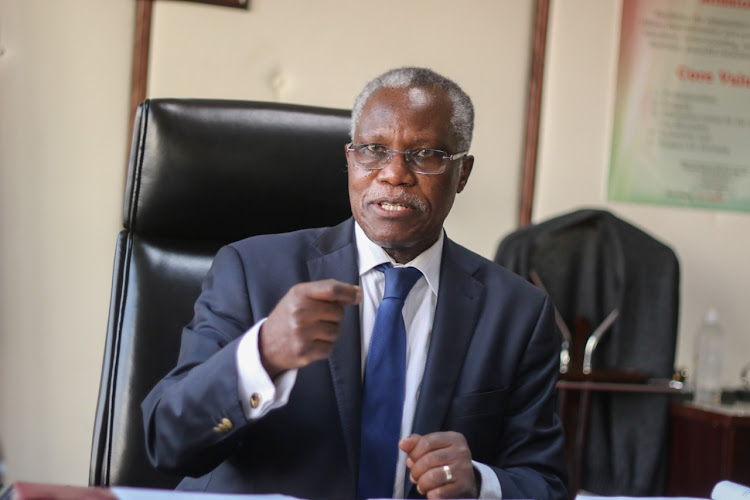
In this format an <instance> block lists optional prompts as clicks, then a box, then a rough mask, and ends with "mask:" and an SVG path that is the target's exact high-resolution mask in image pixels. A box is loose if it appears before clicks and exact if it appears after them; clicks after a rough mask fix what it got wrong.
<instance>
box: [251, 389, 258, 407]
mask: <svg viewBox="0 0 750 500" xmlns="http://www.w3.org/2000/svg"><path fill="white" fill-rule="evenodd" d="M259 406H260V394H258V393H257V392H254V393H253V395H252V396H250V407H251V408H252V409H256V408H257V407H259Z"/></svg>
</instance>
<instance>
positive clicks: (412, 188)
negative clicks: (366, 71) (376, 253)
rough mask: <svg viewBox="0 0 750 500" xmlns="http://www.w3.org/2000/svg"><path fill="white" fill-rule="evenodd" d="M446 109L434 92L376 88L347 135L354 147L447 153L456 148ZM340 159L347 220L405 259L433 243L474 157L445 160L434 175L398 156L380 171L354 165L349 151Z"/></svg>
mask: <svg viewBox="0 0 750 500" xmlns="http://www.w3.org/2000/svg"><path fill="white" fill-rule="evenodd" d="M452 110H453V104H452V103H451V101H450V99H449V98H448V96H447V95H446V93H445V91H443V90H441V89H437V90H436V89H425V88H418V87H412V88H400V89H380V90H378V91H376V92H375V93H374V94H373V95H372V96H370V98H369V100H368V101H367V103H366V104H365V106H364V108H363V110H362V115H361V117H360V120H359V123H357V124H356V125H355V130H354V137H353V138H352V139H353V142H354V144H379V145H382V146H387V147H389V148H391V149H394V150H397V151H406V150H409V149H415V148H428V149H439V150H442V151H446V152H447V153H448V154H455V153H458V152H459V151H458V150H457V149H456V148H457V145H456V138H455V137H454V135H453V133H452V132H451V127H450V119H451V115H452ZM347 162H348V165H349V200H350V202H351V206H352V213H353V214H354V218H355V219H356V220H357V222H358V223H359V225H360V226H361V227H362V229H363V230H364V232H365V234H366V235H367V236H368V238H370V239H371V240H372V241H374V242H375V243H377V244H378V245H380V246H381V247H383V248H384V249H385V251H386V252H388V254H389V255H391V257H393V258H394V259H395V260H396V261H397V262H400V263H405V262H408V261H410V260H412V259H413V258H414V257H416V256H417V255H419V254H420V253H422V252H423V251H424V250H426V249H427V248H429V247H430V245H432V244H433V243H435V241H437V239H438V237H439V236H440V231H442V227H443V221H444V220H445V218H446V217H447V216H448V213H449V212H450V210H451V207H452V206H453V200H454V199H455V197H456V193H460V192H461V191H462V190H463V188H464V186H465V185H466V181H467V180H468V178H469V174H470V173H471V168H472V166H473V163H474V158H473V157H471V156H467V157H464V158H462V159H460V160H455V161H452V162H450V163H449V164H448V167H447V168H446V170H445V172H443V173H442V174H437V175H426V174H418V173H414V172H412V171H411V170H410V169H409V165H408V164H407V163H406V160H405V158H404V155H401V154H395V155H393V160H391V162H390V163H388V164H387V165H386V166H385V167H384V168H383V169H381V170H371V171H368V170H364V169H362V168H360V167H357V166H356V165H355V164H354V163H353V161H352V160H351V158H349V155H347ZM462 164H463V168H461V166H462Z"/></svg>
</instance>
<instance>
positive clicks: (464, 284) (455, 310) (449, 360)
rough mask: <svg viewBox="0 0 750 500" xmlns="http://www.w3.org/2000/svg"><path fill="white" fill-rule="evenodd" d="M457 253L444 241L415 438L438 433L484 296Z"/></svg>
mask: <svg viewBox="0 0 750 500" xmlns="http://www.w3.org/2000/svg"><path fill="white" fill-rule="evenodd" d="M457 251H459V249H457V248H455V247H454V244H453V243H452V242H451V241H450V240H448V239H447V238H446V240H445V244H444V246H443V261H442V264H441V269H440V290H439V292H438V301H437V306H436V309H435V320H434V323H433V327H432V336H431V337H430V347H429V352H428V354H427V363H426V365H425V370H424V376H423V378H422V389H421V391H420V395H419V400H418V402H417V408H416V411H415V414H414V424H413V426H412V432H414V433H417V434H427V433H430V432H437V431H440V430H442V426H443V422H444V421H445V417H446V415H447V413H448V410H449V408H450V403H451V401H452V400H453V395H454V391H455V386H456V382H457V381H458V376H459V373H460V371H461V367H462V366H463V363H464V361H465V358H466V352H467V350H468V348H469V343H470V342H471V338H472V335H473V333H474V328H475V325H476V322H477V319H478V315H479V306H480V302H481V297H482V296H483V294H484V285H482V283H480V282H479V281H477V280H476V279H475V278H473V276H472V274H473V273H474V272H475V270H476V269H474V268H464V267H462V266H461V265H459V264H458V262H457V259H456V253H457ZM404 486H405V494H407V496H408V493H409V489H410V488H411V487H413V486H414V485H412V484H411V483H410V482H409V481H406V482H405V485H404Z"/></svg>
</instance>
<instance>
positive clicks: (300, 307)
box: [143, 68, 566, 499]
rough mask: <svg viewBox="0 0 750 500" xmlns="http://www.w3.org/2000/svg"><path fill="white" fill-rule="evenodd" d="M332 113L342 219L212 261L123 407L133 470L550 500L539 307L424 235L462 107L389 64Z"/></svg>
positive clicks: (551, 416) (454, 187)
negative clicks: (339, 135) (159, 364)
mask: <svg viewBox="0 0 750 500" xmlns="http://www.w3.org/2000/svg"><path fill="white" fill-rule="evenodd" d="M352 118H353V119H352V132H351V138H352V142H351V143H350V144H347V145H346V147H345V151H346V158H347V162H348V172H349V197H350V201H351V207H352V213H353V215H354V217H353V219H350V220H348V221H345V222H343V223H342V224H340V225H338V226H336V227H333V228H322V229H310V230H304V231H298V232H294V233H288V234H280V235H267V236H258V237H253V238H249V239H247V240H243V241H240V242H237V243H234V244H232V245H229V246H227V247H225V248H223V249H222V250H220V251H219V253H218V254H217V256H216V258H215V260H214V263H213V265H212V267H211V270H210V272H209V273H208V275H207V277H206V279H205V282H204V286H203V291H202V293H201V295H200V297H199V299H198V301H197V303H196V306H195V317H194V318H193V320H192V322H191V323H190V324H189V325H188V326H187V327H186V328H185V330H184V332H183V338H182V347H181V352H180V358H179V361H178V365H177V367H176V368H175V369H174V370H172V372H170V373H169V374H168V375H167V376H166V377H165V378H164V379H163V380H162V381H161V382H160V383H159V384H158V385H157V386H156V387H155V388H154V390H153V391H152V392H151V394H149V396H148V397H147V398H146V400H145V401H144V403H143V411H144V421H145V426H146V436H147V449H148V452H149V455H150V459H151V461H152V463H153V464H154V465H155V466H156V467H158V468H160V469H163V470H167V471H174V472H176V473H179V474H182V475H185V476H189V477H187V478H185V479H184V480H183V481H182V483H181V484H180V488H181V489H188V490H200V491H220V492H246V493H284V494H288V495H293V496H297V497H304V498H380V497H391V496H393V497H404V496H419V495H424V496H426V497H428V498H469V497H481V498H535V499H547V498H549V499H553V498H554V499H562V498H565V497H566V491H565V486H564V475H565V474H564V462H563V437H562V431H561V426H560V423H559V420H558V418H557V416H556V415H555V412H554V403H553V399H554V397H553V396H554V386H555V380H556V373H557V362H556V351H557V350H558V345H559V343H558V341H557V338H556V335H555V332H554V327H553V313H552V308H551V306H550V304H549V301H548V300H547V299H546V297H545V296H544V295H543V294H542V293H541V292H539V291H538V290H537V289H535V288H534V287H532V286H530V285H529V284H528V283H526V282H525V281H523V280H522V279H520V278H519V277H517V276H515V275H513V274H511V273H510V272H508V271H506V270H504V269H502V268H500V267H498V266H497V265H495V264H493V263H492V262H490V261H488V260H486V259H484V258H482V257H480V256H478V255H476V254H474V253H472V252H470V251H469V250H467V249H465V248H463V247H461V246H460V245H457V244H456V243H454V242H452V241H451V240H449V239H448V238H447V237H446V236H445V234H444V231H443V221H444V220H445V218H446V217H447V215H448V213H449V212H450V210H451V207H452V205H453V201H454V199H455V196H456V194H457V193H460V192H461V191H462V190H463V189H464V187H465V186H466V182H467V181H468V179H469V175H470V174H471V171H472V167H473V164H474V158H473V157H472V156H471V155H469V154H468V150H469V145H470V143H471V136H472V130H473V120H474V112H473V107H472V104H471V100H470V99H469V97H468V96H467V95H466V94H465V93H464V92H463V91H462V90H461V89H460V87H458V85H456V84H455V83H453V82H452V81H450V80H448V79H446V78H444V77H442V76H440V75H438V74H436V73H434V72H432V71H430V70H427V69H422V68H399V69H396V70H392V71H389V72H387V73H385V74H383V75H381V76H379V77H377V78H376V79H374V80H373V81H372V82H370V83H369V84H368V85H367V86H366V87H365V89H364V90H363V91H362V93H361V94H360V95H359V96H358V98H357V100H356V102H355V105H354V110H353V117H352ZM332 168H335V167H332ZM269 209H272V208H271V207H269ZM310 209H311V210H314V209H315V207H310Z"/></svg>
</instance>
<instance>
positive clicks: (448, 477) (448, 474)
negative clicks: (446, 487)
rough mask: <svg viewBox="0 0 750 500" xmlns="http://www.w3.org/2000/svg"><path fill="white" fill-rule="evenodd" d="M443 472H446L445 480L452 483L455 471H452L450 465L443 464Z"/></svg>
mask: <svg viewBox="0 0 750 500" xmlns="http://www.w3.org/2000/svg"><path fill="white" fill-rule="evenodd" d="M443 472H445V482H446V483H450V482H451V481H453V472H451V467H450V465H443Z"/></svg>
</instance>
